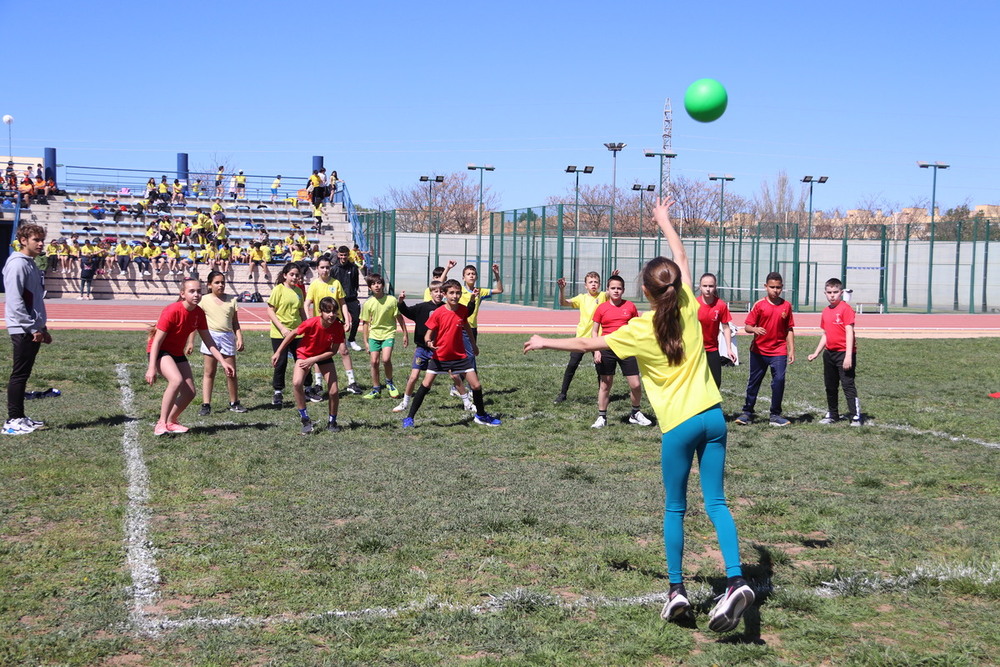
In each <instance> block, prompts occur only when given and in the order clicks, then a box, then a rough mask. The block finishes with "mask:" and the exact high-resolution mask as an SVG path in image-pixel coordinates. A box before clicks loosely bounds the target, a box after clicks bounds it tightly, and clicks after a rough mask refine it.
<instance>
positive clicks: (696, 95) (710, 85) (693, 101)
mask: <svg viewBox="0 0 1000 667" xmlns="http://www.w3.org/2000/svg"><path fill="white" fill-rule="evenodd" d="M728 104H729V95H728V94H727V93H726V89H725V88H723V87H722V84H721V83H719V82H718V81H716V80H715V79H698V80H697V81H695V82H694V83H692V84H691V85H690V86H688V89H687V92H685V93H684V109H685V110H687V112H688V115H689V116H691V118H694V119H695V120H696V121H698V122H699V123H711V122H712V121H713V120H718V118H719V117H720V116H722V114H724V113H725V112H726V105H728Z"/></svg>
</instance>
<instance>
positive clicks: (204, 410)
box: [198, 403, 212, 417]
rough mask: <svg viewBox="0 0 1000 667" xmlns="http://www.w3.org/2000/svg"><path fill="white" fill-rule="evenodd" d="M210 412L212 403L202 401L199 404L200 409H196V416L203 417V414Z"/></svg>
mask: <svg viewBox="0 0 1000 667" xmlns="http://www.w3.org/2000/svg"><path fill="white" fill-rule="evenodd" d="M210 414H212V404H211V403H202V404H201V410H199V411H198V416H199V417H204V416H205V415H210Z"/></svg>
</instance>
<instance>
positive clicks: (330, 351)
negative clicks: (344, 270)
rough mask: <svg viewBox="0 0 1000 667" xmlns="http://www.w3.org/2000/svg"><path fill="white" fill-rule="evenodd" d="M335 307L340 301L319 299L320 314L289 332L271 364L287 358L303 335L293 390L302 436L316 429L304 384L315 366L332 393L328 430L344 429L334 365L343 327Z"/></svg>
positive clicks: (342, 334) (336, 431)
mask: <svg viewBox="0 0 1000 667" xmlns="http://www.w3.org/2000/svg"><path fill="white" fill-rule="evenodd" d="M336 308H337V302H336V301H335V300H334V299H333V297H330V296H325V297H323V298H322V299H320V301H319V315H318V316H316V317H310V318H309V319H308V320H306V321H305V322H303V323H302V324H300V325H299V326H298V328H296V329H293V330H291V331H289V332H288V335H286V336H285V338H284V339H283V340H282V341H281V343H280V344H279V345H278V349H277V350H275V352H274V355H273V356H272V357H271V365H272V366H277V365H278V361H279V360H280V359H282V358H283V357H284V356H285V349H286V348H287V347H288V346H289V345H290V344H291V342H292V341H293V340H295V338H296V337H297V336H302V338H301V339H299V346H298V348H296V350H295V368H294V370H293V371H292V391H294V393H295V408H296V409H297V410H298V411H299V418H300V419H301V420H302V435H309V434H310V433H312V432H313V426H314V424H313V421H312V420H311V419H309V413H308V412H306V392H305V381H306V378H309V377H310V375H309V370H310V369H311V368H312V367H313V364H315V365H316V366H317V367H318V368H319V372H320V373H322V374H323V379H325V380H326V385H327V387H328V388H329V390H330V403H329V407H330V417H329V419H328V420H327V424H326V430H327V431H330V432H331V433H338V432H339V431H340V430H341V428H340V426H338V425H337V408H338V407H339V406H340V389H339V387H338V386H337V369H336V367H335V366H334V365H333V355H334V352H335V351H336V350H337V349H338V348H339V347H340V344H341V343H343V342H344V325H343V324H341V323H340V321H339V320H338V319H337V315H336V312H335V311H336Z"/></svg>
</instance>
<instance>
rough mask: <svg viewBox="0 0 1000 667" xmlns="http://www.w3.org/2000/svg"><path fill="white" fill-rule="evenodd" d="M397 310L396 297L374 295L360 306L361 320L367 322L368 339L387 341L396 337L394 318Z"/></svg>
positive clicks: (397, 312)
mask: <svg viewBox="0 0 1000 667" xmlns="http://www.w3.org/2000/svg"><path fill="white" fill-rule="evenodd" d="M398 314H399V309H398V306H397V302H396V297H394V296H390V295H389V294H383V295H382V296H381V297H376V296H375V295H374V294H373V295H371V296H369V297H368V298H367V299H365V303H364V305H362V306H361V320H362V321H363V322H368V337H369V338H371V339H372V340H389V339H390V338H393V337H394V336H395V335H396V316H397V315H398Z"/></svg>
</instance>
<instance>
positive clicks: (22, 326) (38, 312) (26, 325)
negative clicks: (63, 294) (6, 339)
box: [3, 252, 46, 334]
mask: <svg viewBox="0 0 1000 667" xmlns="http://www.w3.org/2000/svg"><path fill="white" fill-rule="evenodd" d="M3 286H4V290H6V292H7V303H6V305H5V307H4V319H5V320H6V321H7V333H10V334H24V333H26V334H33V333H35V332H36V331H41V330H42V329H44V328H45V322H46V317H45V301H44V296H45V290H44V288H43V287H42V272H41V271H39V270H38V267H37V266H35V260H33V259H32V258H31V257H28V256H27V255H25V254H24V253H23V252H14V253H11V256H10V257H9V258H8V259H7V263H6V264H4V267H3Z"/></svg>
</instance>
